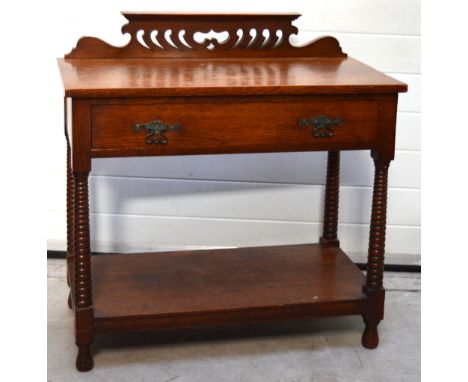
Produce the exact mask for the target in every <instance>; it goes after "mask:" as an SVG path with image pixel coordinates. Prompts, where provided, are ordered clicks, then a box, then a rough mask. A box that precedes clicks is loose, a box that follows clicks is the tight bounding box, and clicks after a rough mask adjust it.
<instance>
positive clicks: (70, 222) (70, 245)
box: [67, 139, 74, 309]
mask: <svg viewBox="0 0 468 382" xmlns="http://www.w3.org/2000/svg"><path fill="white" fill-rule="evenodd" d="M73 200H74V193H73V173H72V169H71V150H70V145H69V142H68V139H67V283H68V286H69V287H70V292H69V294H68V307H69V308H70V309H72V293H73V245H74V243H73V241H74V240H73V205H74V202H73Z"/></svg>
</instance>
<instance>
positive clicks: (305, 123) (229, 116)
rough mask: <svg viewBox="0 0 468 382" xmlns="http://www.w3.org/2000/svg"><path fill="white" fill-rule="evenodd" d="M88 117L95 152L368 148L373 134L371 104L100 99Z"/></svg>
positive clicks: (373, 106)
mask: <svg viewBox="0 0 468 382" xmlns="http://www.w3.org/2000/svg"><path fill="white" fill-rule="evenodd" d="M91 118H92V151H93V152H94V154H95V156H100V155H99V153H101V155H102V156H106V154H105V152H106V151H112V150H113V151H114V152H115V151H116V150H117V152H118V151H120V152H122V155H127V154H128V155H138V154H141V155H176V154H197V153H200V154H207V153H223V152H224V153H236V152H238V153H242V152H275V151H308V150H323V149H333V148H336V149H340V148H341V149H351V148H356V149H358V148H371V147H372V145H373V143H374V142H375V141H376V139H377V127H378V126H377V124H378V103H377V101H373V100H338V101H334V102H330V101H322V100H310V101H301V102H297V101H288V100H286V101H283V102H244V101H230V102H216V101H215V102H190V103H144V104H101V105H93V106H92V113H91ZM156 121H159V122H156ZM125 150H127V151H128V153H126V152H125Z"/></svg>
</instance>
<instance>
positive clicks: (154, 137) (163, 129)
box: [132, 120, 182, 145]
mask: <svg viewBox="0 0 468 382" xmlns="http://www.w3.org/2000/svg"><path fill="white" fill-rule="evenodd" d="M181 128H182V125H181V124H180V123H174V124H173V125H168V124H165V123H164V122H162V121H159V120H155V121H151V122H148V123H137V124H135V125H133V128H132V130H133V131H134V132H135V133H138V132H139V131H140V130H141V129H144V130H146V132H147V133H148V134H146V136H145V142H146V143H148V144H153V143H154V144H155V145H165V144H166V143H167V142H169V140H168V139H167V137H166V136H165V135H164V134H165V133H167V132H168V131H171V130H180V129H181Z"/></svg>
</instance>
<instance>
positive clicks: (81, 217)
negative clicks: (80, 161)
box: [73, 172, 94, 371]
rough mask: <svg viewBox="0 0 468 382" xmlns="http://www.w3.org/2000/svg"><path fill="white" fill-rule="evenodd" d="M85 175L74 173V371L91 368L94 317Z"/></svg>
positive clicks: (86, 177) (86, 181)
mask: <svg viewBox="0 0 468 382" xmlns="http://www.w3.org/2000/svg"><path fill="white" fill-rule="evenodd" d="M88 174H89V173H76V172H75V173H74V174H73V178H74V202H75V204H74V207H75V208H74V222H75V224H74V239H75V241H74V243H75V245H74V258H73V260H74V306H75V341H76V345H77V346H78V356H77V358H76V368H77V369H78V370H79V371H88V370H91V369H92V368H93V358H92V355H91V350H90V348H91V343H92V341H93V327H94V314H93V305H92V290H91V287H92V280H91V252H90V236H89V207H88V205H89V203H88Z"/></svg>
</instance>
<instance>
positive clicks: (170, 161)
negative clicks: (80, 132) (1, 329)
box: [43, 0, 421, 264]
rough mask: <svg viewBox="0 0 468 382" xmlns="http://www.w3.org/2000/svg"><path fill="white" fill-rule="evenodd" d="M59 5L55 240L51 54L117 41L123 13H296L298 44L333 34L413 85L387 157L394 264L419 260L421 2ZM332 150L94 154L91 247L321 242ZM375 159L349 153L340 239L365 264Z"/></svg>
mask: <svg viewBox="0 0 468 382" xmlns="http://www.w3.org/2000/svg"><path fill="white" fill-rule="evenodd" d="M250 3H251V2H248V1H237V2H236V3H235V4H233V3H231V4H229V2H220V1H202V0H200V1H197V2H196V3H195V2H190V1H171V2H169V1H120V2H119V1H113V2H107V1H104V2H96V1H81V2H72V3H70V4H68V2H60V3H59V2H58V3H57V9H56V12H57V15H59V17H57V21H56V23H57V30H60V33H56V34H55V35H54V38H53V41H50V49H49V50H48V51H47V53H48V54H50V55H51V65H50V68H49V69H48V70H49V75H50V78H51V87H50V90H49V94H48V95H49V96H48V97H44V100H43V102H44V105H45V108H47V113H48V117H49V121H50V125H49V126H48V127H47V132H48V139H49V145H50V146H49V148H50V149H49V151H48V153H47V155H48V159H49V160H48V163H49V171H48V178H47V181H48V184H47V187H48V190H49V193H48V194H49V199H48V201H47V203H48V211H49V213H48V248H49V249H51V250H64V249H65V237H66V226H65V139H64V137H63V122H62V115H63V112H62V108H61V107H62V94H63V93H62V88H61V82H60V78H59V76H58V68H57V66H56V64H55V63H54V62H53V59H52V58H55V57H60V56H63V54H65V53H67V52H68V51H69V50H70V49H71V48H72V46H73V45H74V44H75V42H76V40H77V39H78V38H79V37H80V36H83V35H94V36H98V37H100V38H103V39H105V40H107V41H109V42H110V43H112V44H115V45H123V44H124V43H126V42H127V40H128V37H125V36H122V35H121V33H120V27H121V25H122V24H123V23H124V19H123V17H122V16H120V14H119V11H120V10H134V11H136V10H145V11H185V12H217V11H219V12H255V11H256V12H281V11H287V12H300V13H302V15H303V16H302V17H301V18H300V19H299V20H297V22H296V25H297V27H298V28H299V35H298V36H297V37H296V38H295V39H294V40H293V42H295V43H302V42H306V41H308V40H311V39H313V38H315V37H317V36H320V35H323V34H328V35H333V36H335V37H337V38H338V39H339V41H340V43H341V46H342V48H343V50H344V51H345V52H347V53H348V54H349V55H350V56H352V57H354V58H357V59H359V60H361V61H364V62H366V63H368V64H369V65H371V66H374V67H375V68H377V69H379V70H382V71H384V72H386V73H388V74H389V75H391V76H393V77H395V78H397V79H399V80H402V81H404V82H406V83H407V84H408V85H409V92H408V93H406V94H404V95H401V96H400V101H399V107H398V127H397V141H396V145H397V151H396V156H395V160H394V161H393V163H392V165H391V170H390V179H389V200H388V207H389V213H388V229H387V232H388V235H387V253H388V255H387V261H388V262H389V263H407V264H408V263H419V261H420V225H421V220H420V106H419V104H420V1H419V0H326V1H325V0H320V1H319V0H307V1H288V2H284V3H285V4H284V5H281V4H275V3H274V2H265V3H264V4H262V2H260V3H258V4H257V5H254V6H253V5H252V4H250ZM325 160H326V154H325V153H284V154H283V153H280V154H256V155H226V156H186V157H163V158H125V159H120V158H116V159H99V160H94V161H93V170H92V176H91V178H90V204H91V212H92V215H91V229H92V240H93V241H92V247H93V250H95V251H126V250H132V251H133V250H142V251H146V250H150V249H160V248H168V249H172V248H177V247H200V248H203V247H221V246H256V245H273V244H287V243H304V242H311V241H316V240H317V239H318V237H319V234H320V231H321V225H322V209H323V196H324V195H323V194H324V186H323V184H324V180H325V167H326V162H325ZM372 179H373V163H372V160H371V158H370V155H369V152H368V151H362V152H359V151H350V152H343V154H342V171H341V184H342V187H341V191H340V192H341V201H340V214H339V218H340V220H339V221H340V225H339V237H340V240H341V242H342V247H343V248H344V249H345V250H347V251H349V252H350V253H352V256H353V257H354V258H355V259H356V260H360V261H362V259H363V256H364V255H365V253H366V250H367V241H368V222H369V219H370V205H371V196H372V188H371V186H372Z"/></svg>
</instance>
